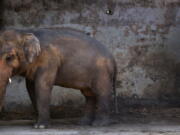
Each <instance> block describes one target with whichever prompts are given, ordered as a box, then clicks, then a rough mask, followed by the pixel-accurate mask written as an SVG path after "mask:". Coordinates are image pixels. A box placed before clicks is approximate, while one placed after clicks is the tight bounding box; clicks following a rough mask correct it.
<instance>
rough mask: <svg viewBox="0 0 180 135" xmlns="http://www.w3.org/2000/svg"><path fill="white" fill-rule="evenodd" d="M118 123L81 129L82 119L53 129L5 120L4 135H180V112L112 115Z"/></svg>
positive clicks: (58, 122)
mask: <svg viewBox="0 0 180 135" xmlns="http://www.w3.org/2000/svg"><path fill="white" fill-rule="evenodd" d="M112 119H114V120H116V122H117V123H115V124H112V125H110V126H104V127H92V126H80V125H78V124H77V122H78V120H79V118H78V117H77V118H70V117H69V118H68V117H66V118H61V119H53V120H52V124H51V127H50V128H49V129H43V130H38V129H33V128H32V125H33V123H34V120H1V121H0V135H180V109H179V108H163V109H157V108H155V109H152V108H151V109H146V108H143V109H142V108H141V109H129V110H128V111H127V110H126V111H124V112H123V110H122V112H121V113H119V114H118V115H116V116H115V115H114V116H112Z"/></svg>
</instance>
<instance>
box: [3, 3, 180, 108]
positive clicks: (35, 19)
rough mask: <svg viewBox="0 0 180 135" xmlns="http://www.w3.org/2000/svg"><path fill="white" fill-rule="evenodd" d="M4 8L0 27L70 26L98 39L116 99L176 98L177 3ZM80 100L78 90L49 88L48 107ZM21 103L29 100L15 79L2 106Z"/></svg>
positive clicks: (179, 70)
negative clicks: (109, 60)
mask: <svg viewBox="0 0 180 135" xmlns="http://www.w3.org/2000/svg"><path fill="white" fill-rule="evenodd" d="M4 7H5V9H4V14H3V15H4V16H3V25H4V26H5V27H16V28H32V27H33V28H37V27H71V28H76V29H78V30H81V31H84V32H85V33H87V34H89V35H90V36H93V37H95V38H96V39H97V40H99V41H101V42H102V43H103V44H104V45H105V46H107V48H108V49H109V50H110V51H111V52H112V53H113V55H114V57H115V59H116V61H117V66H118V80H117V93H118V97H120V99H122V98H123V99H124V100H125V99H132V101H134V100H136V99H140V100H141V99H144V100H148V101H150V102H149V103H150V104H151V103H154V102H153V101H157V102H160V101H161V100H166V101H167V102H169V101H171V100H175V99H179V96H180V85H179V83H180V36H179V35H180V2H179V0H76V1H75V0H66V1H65V0H59V1H58V0H51V1H48V0H13V1H12V0H6V1H4ZM82 101H84V98H83V96H82V95H81V94H80V92H79V91H75V90H71V89H65V88H61V87H56V88H54V90H53V98H52V104H53V105H63V104H68V105H79V104H82V103H83V102H82ZM119 101H121V100H119ZM177 101H178V100H177ZM132 103H133V102H132ZM144 103H145V102H144ZM23 105H24V106H29V105H30V101H29V98H28V95H27V92H26V90H25V86H24V80H23V79H22V78H18V77H17V78H15V79H14V80H13V83H12V84H11V85H10V86H8V90H7V94H6V105H5V106H6V108H7V109H8V110H11V109H14V108H17V106H23Z"/></svg>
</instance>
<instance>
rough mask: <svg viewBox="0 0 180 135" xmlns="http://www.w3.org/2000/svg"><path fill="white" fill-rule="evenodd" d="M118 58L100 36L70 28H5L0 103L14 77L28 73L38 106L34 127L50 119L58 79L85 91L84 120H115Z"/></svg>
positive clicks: (88, 122)
mask: <svg viewBox="0 0 180 135" xmlns="http://www.w3.org/2000/svg"><path fill="white" fill-rule="evenodd" d="M116 70H117V68H116V62H115V59H114V57H113V55H112V54H111V53H110V52H109V51H108V49H106V47H105V46H104V45H102V44H101V43H100V42H99V41H97V40H96V39H95V38H92V37H90V36H88V35H86V34H84V33H82V32H80V31H77V30H73V29H68V28H59V29H52V28H37V29H5V30H3V31H1V33H0V109H1V108H2V106H3V102H4V100H3V99H4V96H5V91H6V86H7V84H8V80H9V78H11V77H13V76H16V75H19V76H22V77H24V78H25V80H26V87H27V91H28V94H29V96H30V99H31V101H32V105H33V107H34V109H35V110H36V111H37V115H38V117H37V122H36V123H35V125H34V128H47V127H48V126H49V125H50V124H49V123H50V122H49V121H50V111H49V109H50V100H51V91H52V87H53V86H54V85H57V86H62V87H65V88H74V89H78V90H80V91H81V93H82V94H83V95H84V96H85V100H86V104H85V109H84V110H85V112H84V116H83V117H82V119H81V120H80V123H81V124H83V125H95V126H97V125H107V124H109V117H110V106H111V101H112V98H113V96H112V95H113V93H114V92H115V83H116V72H117V71H116Z"/></svg>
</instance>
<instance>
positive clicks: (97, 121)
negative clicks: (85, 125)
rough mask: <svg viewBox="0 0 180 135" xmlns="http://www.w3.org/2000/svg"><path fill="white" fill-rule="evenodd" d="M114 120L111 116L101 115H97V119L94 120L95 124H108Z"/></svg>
mask: <svg viewBox="0 0 180 135" xmlns="http://www.w3.org/2000/svg"><path fill="white" fill-rule="evenodd" d="M112 123H113V122H112V120H110V118H109V116H102V117H101V116H100V117H96V119H95V120H94V121H93V123H92V125H93V126H108V125H110V124H112Z"/></svg>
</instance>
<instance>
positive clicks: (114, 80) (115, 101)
mask: <svg viewBox="0 0 180 135" xmlns="http://www.w3.org/2000/svg"><path fill="white" fill-rule="evenodd" d="M116 79H117V65H116V62H115V61H114V73H113V94H114V98H113V99H114V111H115V113H118V112H119V110H118V101H117V92H116Z"/></svg>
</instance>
